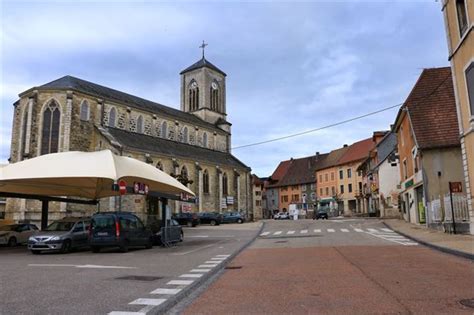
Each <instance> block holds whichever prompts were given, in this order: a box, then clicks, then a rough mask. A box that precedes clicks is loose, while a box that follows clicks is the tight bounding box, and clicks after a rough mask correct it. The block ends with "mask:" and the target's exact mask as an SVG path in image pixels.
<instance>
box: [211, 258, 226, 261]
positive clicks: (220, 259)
mask: <svg viewBox="0 0 474 315" xmlns="http://www.w3.org/2000/svg"><path fill="white" fill-rule="evenodd" d="M211 260H219V261H222V260H226V258H224V257H213V258H211Z"/></svg>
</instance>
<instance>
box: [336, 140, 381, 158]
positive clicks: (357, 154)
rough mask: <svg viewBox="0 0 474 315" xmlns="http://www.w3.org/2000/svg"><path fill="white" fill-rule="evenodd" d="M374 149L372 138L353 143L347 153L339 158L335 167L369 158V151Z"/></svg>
mask: <svg viewBox="0 0 474 315" xmlns="http://www.w3.org/2000/svg"><path fill="white" fill-rule="evenodd" d="M373 148H375V143H374V141H373V140H372V137H370V138H367V139H364V140H361V141H357V142H354V143H353V144H351V145H350V146H349V147H348V149H347V151H346V152H345V153H344V154H343V155H342V156H341V157H340V158H339V160H338V161H337V163H336V165H343V164H347V163H351V162H356V161H360V160H364V159H366V158H367V157H368V156H369V151H370V150H372V149H373Z"/></svg>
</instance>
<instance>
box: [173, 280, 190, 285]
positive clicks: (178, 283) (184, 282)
mask: <svg viewBox="0 0 474 315" xmlns="http://www.w3.org/2000/svg"><path fill="white" fill-rule="evenodd" d="M193 281H194V280H171V281H170V282H168V283H167V284H170V285H173V284H174V285H188V284H191V283H193Z"/></svg>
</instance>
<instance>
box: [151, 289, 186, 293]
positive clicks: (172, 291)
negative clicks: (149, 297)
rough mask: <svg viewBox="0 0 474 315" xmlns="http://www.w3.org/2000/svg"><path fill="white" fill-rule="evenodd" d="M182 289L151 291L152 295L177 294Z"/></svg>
mask: <svg viewBox="0 0 474 315" xmlns="http://www.w3.org/2000/svg"><path fill="white" fill-rule="evenodd" d="M179 291H181V289H179V288H178V289H167V288H158V289H156V290H154V291H151V294H177V293H179Z"/></svg>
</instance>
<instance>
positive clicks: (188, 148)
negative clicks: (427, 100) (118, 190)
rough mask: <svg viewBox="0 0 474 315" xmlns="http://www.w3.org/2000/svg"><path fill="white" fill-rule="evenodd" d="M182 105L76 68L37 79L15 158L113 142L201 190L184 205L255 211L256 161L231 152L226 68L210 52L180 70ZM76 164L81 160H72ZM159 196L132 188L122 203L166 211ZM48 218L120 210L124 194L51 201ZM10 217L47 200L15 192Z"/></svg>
mask: <svg viewBox="0 0 474 315" xmlns="http://www.w3.org/2000/svg"><path fill="white" fill-rule="evenodd" d="M180 76H181V88H180V95H181V105H180V110H178V109H175V108H171V107H168V106H164V105H162V104H159V103H155V102H153V101H149V100H146V99H143V98H140V97H137V96H134V95H130V94H127V93H124V92H121V91H118V90H114V89H112V88H109V87H105V86H102V85H99V84H95V83H92V82H88V81H85V80H82V79H79V78H76V77H72V76H64V77H62V78H59V79H57V80H55V81H52V82H49V83H46V84H44V85H41V86H37V87H32V88H30V89H28V90H26V91H24V92H22V93H21V94H19V98H20V99H19V100H18V101H16V102H15V103H14V117H13V130H12V141H11V153H10V163H15V162H18V161H21V160H24V159H28V158H32V157H36V156H39V155H43V154H49V153H54V152H65V151H97V150H103V149H110V150H112V151H113V152H114V153H115V154H118V155H123V156H129V157H133V158H135V159H138V160H141V161H144V162H146V163H149V164H152V165H154V166H156V167H157V168H159V169H160V170H162V171H164V172H166V173H167V174H170V175H171V176H173V177H176V178H178V179H179V180H180V181H181V182H183V183H184V184H185V185H187V187H188V188H190V189H191V190H192V191H193V192H195V194H196V197H197V198H196V201H195V202H193V203H189V202H183V201H171V202H170V207H171V211H172V212H173V213H177V212H181V211H190V212H207V211H217V212H225V211H241V212H243V213H244V214H245V215H247V216H248V218H249V219H251V218H252V217H253V209H252V184H251V169H250V168H249V167H248V166H246V165H245V164H244V163H242V162H241V161H239V160H238V159H237V158H236V157H234V156H233V155H232V154H231V123H230V122H228V121H227V114H226V74H225V73H224V72H223V71H222V70H220V69H219V68H218V67H216V66H215V65H213V64H212V63H210V62H209V61H208V60H207V59H206V58H205V57H204V50H203V55H202V58H201V59H200V60H199V61H197V62H196V63H194V64H192V65H191V66H189V67H187V68H186V69H184V70H183V71H181V73H180ZM71 167H74V165H71ZM159 203H160V202H159V199H158V198H155V197H150V196H140V195H129V196H124V197H123V198H122V210H124V211H133V212H135V213H137V214H138V215H139V216H141V217H142V218H143V219H144V220H147V218H150V216H152V217H158V216H159V209H160V208H159V207H160V204H159ZM49 209H50V212H49V219H50V220H54V219H58V218H62V217H65V216H83V215H91V214H92V213H94V212H96V211H98V210H100V211H114V210H118V197H111V198H104V199H102V200H100V203H99V205H98V206H89V205H78V204H72V203H54V202H53V203H51V204H50V208H49ZM5 215H6V218H10V219H14V220H27V221H30V222H32V223H36V222H39V221H40V219H41V203H40V202H38V201H35V200H25V199H8V201H7V206H6V214H5Z"/></svg>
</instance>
